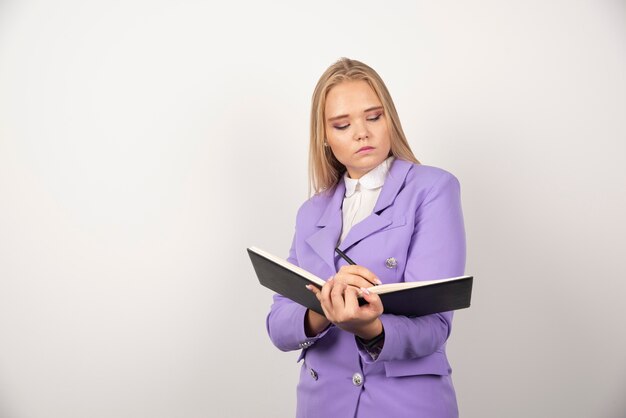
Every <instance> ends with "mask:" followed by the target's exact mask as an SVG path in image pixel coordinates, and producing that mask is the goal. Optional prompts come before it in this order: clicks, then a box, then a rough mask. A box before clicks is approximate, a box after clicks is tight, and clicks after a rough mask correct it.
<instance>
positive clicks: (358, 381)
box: [352, 373, 363, 386]
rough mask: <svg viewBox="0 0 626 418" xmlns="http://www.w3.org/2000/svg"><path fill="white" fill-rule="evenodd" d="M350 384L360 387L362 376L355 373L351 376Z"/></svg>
mask: <svg viewBox="0 0 626 418" xmlns="http://www.w3.org/2000/svg"><path fill="white" fill-rule="evenodd" d="M352 384H353V385H354V386H361V385H362V384H363V376H362V375H361V373H355V374H353V375H352Z"/></svg>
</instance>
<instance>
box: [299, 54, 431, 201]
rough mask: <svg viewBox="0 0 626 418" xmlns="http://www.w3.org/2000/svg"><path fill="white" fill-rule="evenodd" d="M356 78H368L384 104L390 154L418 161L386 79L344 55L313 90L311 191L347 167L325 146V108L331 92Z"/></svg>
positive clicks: (327, 184) (326, 185)
mask: <svg viewBox="0 0 626 418" xmlns="http://www.w3.org/2000/svg"><path fill="white" fill-rule="evenodd" d="M353 80H363V81H366V82H367V83H368V84H369V85H370V87H371V88H372V90H374V92H375V93H376V96H378V99H379V100H380V101H381V103H382V105H383V110H384V116H385V118H386V119H387V125H388V127H389V130H390V139H391V150H390V152H389V154H390V156H391V155H393V156H394V157H396V158H398V159H401V160H406V161H411V162H413V163H415V164H419V161H418V160H417V158H415V155H413V151H411V148H410V147H409V143H408V142H407V140H406V137H405V135H404V131H403V130H402V125H401V124H400V118H399V117H398V112H397V111H396V107H395V106H394V104H393V100H392V99H391V95H390V94H389V90H387V87H386V86H385V83H384V82H383V80H382V79H381V78H380V76H379V75H378V74H377V73H376V71H374V70H373V69H372V68H370V67H369V66H367V65H365V64H363V63H362V62H360V61H356V60H351V59H348V58H341V59H340V60H339V61H337V62H336V63H334V64H333V65H331V66H330V67H328V69H327V70H326V71H324V74H322V76H321V77H320V79H319V81H318V82H317V85H316V86H315V90H314V91H313V98H312V100H311V140H310V143H309V182H310V189H309V192H310V191H311V189H312V190H313V191H314V192H315V193H320V192H322V191H324V190H329V189H331V188H332V187H333V186H335V185H336V184H337V182H338V181H339V179H340V178H341V176H342V175H343V173H344V172H345V171H346V168H345V166H344V165H343V164H341V163H340V162H339V161H338V160H337V158H335V156H334V155H333V153H332V151H331V149H330V147H328V146H324V139H325V138H326V127H325V125H326V124H325V123H324V122H325V116H324V110H325V108H326V96H327V95H328V92H329V91H330V90H331V89H332V88H333V87H335V86H336V85H338V84H340V83H343V82H345V81H353Z"/></svg>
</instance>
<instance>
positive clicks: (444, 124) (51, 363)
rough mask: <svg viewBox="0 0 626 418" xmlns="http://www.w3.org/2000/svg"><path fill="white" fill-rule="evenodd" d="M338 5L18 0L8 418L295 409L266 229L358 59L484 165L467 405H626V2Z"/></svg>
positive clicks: (6, 80)
mask: <svg viewBox="0 0 626 418" xmlns="http://www.w3.org/2000/svg"><path fill="white" fill-rule="evenodd" d="M334 3H335V2H331V1H316V2H309V3H306V4H299V5H298V4H297V3H296V2H287V1H285V2H272V3H266V2H255V1H246V2H242V1H240V2H220V3H215V4H213V3H210V2H206V1H175V0H172V1H147V0H128V1H100V2H95V1H91V2H85V1H80V0H75V1H69V0H66V1H57V2H46V1H6V0H5V1H3V2H1V3H0V416H1V417H3V418H4V417H7V418H40V417H41V418H57V417H58V418H73V417H77V418H78V417H81V418H83V417H90V418H100V417H116V418H126V417H132V418H134V417H150V418H160V417H163V418H165V417H168V418H169V417H184V418H187V417H189V418H191V417H250V416H256V417H288V416H292V415H293V411H294V405H295V400H294V395H295V383H296V376H297V372H298V365H297V364H296V363H295V360H296V353H281V352H279V351H278V350H276V349H275V348H274V347H273V346H272V345H271V344H270V342H269V340H268V338H267V337H266V335H265V329H264V320H265V314H266V312H267V310H268V308H269V305H270V303H271V294H270V292H269V291H266V290H265V289H264V288H261V287H260V286H259V285H258V284H257V283H256V279H255V277H254V274H253V271H252V269H251V267H250V265H249V261H248V260H247V258H246V257H247V256H246V253H245V247H246V246H249V245H257V246H260V247H263V248H265V249H267V250H270V251H272V252H275V253H277V254H283V255H286V253H287V250H288V248H289V245H290V242H291V234H292V231H293V222H294V217H295V212H296V210H297V207H298V206H299V205H300V203H301V202H302V201H303V200H304V199H305V198H306V196H307V181H306V173H307V172H306V154H307V140H308V139H307V135H308V112H309V100H310V95H311V92H312V89H313V87H314V84H315V82H316V81H317V78H318V77H319V75H320V74H321V73H322V71H323V70H324V69H325V68H326V67H327V66H328V65H330V64H331V63H332V62H333V61H334V60H336V59H337V58H339V57H341V56H349V57H353V58H357V59H360V60H363V61H365V62H366V63H369V64H370V65H371V66H373V67H374V68H376V69H377V70H378V72H379V73H380V74H381V75H382V77H383V78H384V79H385V80H386V82H387V84H388V87H389V89H390V90H391V93H392V95H393V96H394V98H395V100H396V105H397V107H398V109H399V112H400V116H401V118H402V120H403V124H404V127H405V130H406V133H407V135H408V136H409V138H410V142H411V145H412V147H413V149H414V151H415V152H416V154H417V155H418V158H420V160H422V162H424V163H425V164H429V165H436V166H440V167H443V168H445V169H447V170H449V171H452V172H453V173H454V174H455V175H457V177H458V178H459V179H460V181H461V184H462V188H463V189H462V190H463V204H464V211H465V217H466V227H467V237H468V263H467V272H468V273H471V274H474V275H475V277H476V279H475V291H474V298H473V306H472V308H471V309H469V310H465V311H460V312H458V313H457V315H456V317H455V329H454V332H453V334H452V338H451V341H450V343H449V346H448V347H449V355H450V359H451V362H452V365H453V368H454V375H453V377H454V381H455V384H456V388H457V393H458V399H459V404H460V408H461V412H462V416H463V417H470V418H471V417H481V418H482V417H531V416H532V417H555V416H562V417H623V416H624V415H625V414H626V401H625V400H624V390H625V388H626V355H624V353H626V332H625V331H624V319H625V318H626V308H625V307H624V305H625V303H624V294H625V292H626V279H625V274H624V273H625V269H624V266H623V263H624V259H625V258H626V250H625V248H626V245H624V236H625V235H626V221H625V220H624V214H625V213H626V193H625V192H626V25H625V24H626V4H625V3H624V2H623V1H617V0H613V1H609V0H602V1H601V0H588V1H565V0H562V1H540V0H532V1H526V2H517V1H515V2H514V1H495V0H492V1H489V0H473V1H457V2H452V1H438V2H432V1H420V2H417V4H410V3H413V2H396V3H397V4H394V5H391V4H390V3H387V4H384V3H383V2H374V1H364V0H359V1H348V2H337V3H340V4H334Z"/></svg>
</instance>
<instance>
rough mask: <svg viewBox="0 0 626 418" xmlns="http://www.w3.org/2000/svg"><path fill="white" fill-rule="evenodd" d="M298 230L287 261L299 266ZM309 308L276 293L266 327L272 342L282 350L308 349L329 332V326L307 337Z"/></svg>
mask: <svg viewBox="0 0 626 418" xmlns="http://www.w3.org/2000/svg"><path fill="white" fill-rule="evenodd" d="M296 240H297V230H296V234H295V235H294V238H293V242H292V244H291V249H290V250H289V257H288V258H287V261H289V262H290V263H292V264H295V265H296V266H298V265H299V264H298V258H297V256H296ZM306 311H307V308H305V307H304V306H302V305H300V304H298V303H296V302H293V301H292V300H291V299H288V298H286V297H284V296H281V295H279V294H275V295H274V303H273V304H272V307H271V309H270V312H269V314H268V315H267V318H266V328H267V333H268V334H269V337H270V340H271V341H272V343H273V344H274V345H275V346H276V347H277V348H278V349H280V350H282V351H291V350H299V349H306V348H308V347H310V346H311V345H313V344H314V343H315V341H317V340H318V339H320V338H322V337H323V336H324V335H326V333H327V332H328V328H327V329H326V330H324V331H322V332H321V333H320V334H318V335H316V336H315V337H307V336H306V333H305V331H304V317H305V315H306Z"/></svg>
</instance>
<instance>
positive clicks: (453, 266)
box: [359, 172, 465, 363]
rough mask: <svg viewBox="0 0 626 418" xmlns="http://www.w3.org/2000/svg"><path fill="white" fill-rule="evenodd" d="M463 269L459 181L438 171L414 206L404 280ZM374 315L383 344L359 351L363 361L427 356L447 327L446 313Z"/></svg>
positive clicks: (449, 321) (442, 340) (447, 332)
mask: <svg viewBox="0 0 626 418" xmlns="http://www.w3.org/2000/svg"><path fill="white" fill-rule="evenodd" d="M464 270H465V229H464V226H463V213H462V211H461V197H460V186H459V182H458V180H457V179H456V178H455V177H454V176H453V175H452V174H450V173H448V172H444V173H443V174H442V175H441V176H440V177H439V178H438V179H437V180H436V181H435V182H434V184H433V186H432V187H431V189H430V190H429V191H428V193H427V195H426V197H425V198H424V200H423V202H422V203H421V204H420V205H419V206H418V208H417V210H416V216H415V230H414V232H413V235H412V237H411V243H410V246H409V250H408V255H407V264H406V269H405V271H404V281H406V282H412V281H419V280H434V279H441V278H446V277H457V276H462V275H463V273H464ZM380 319H381V321H382V323H383V327H384V330H385V341H384V345H383V349H382V351H381V352H380V354H379V355H378V357H377V358H376V360H374V359H372V356H370V355H369V353H367V352H366V351H365V350H363V349H361V350H359V351H360V354H361V357H362V359H363V361H364V362H366V363H373V362H374V361H389V360H406V359H412V358H418V357H424V356H428V355H430V354H432V353H434V352H435V351H437V350H438V349H439V348H440V347H441V346H443V344H444V343H445V342H446V340H447V339H448V336H449V335H450V331H451V327H452V312H442V313H438V314H433V315H426V316H422V317H417V318H408V317H406V316H399V315H391V314H383V315H381V316H380Z"/></svg>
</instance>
